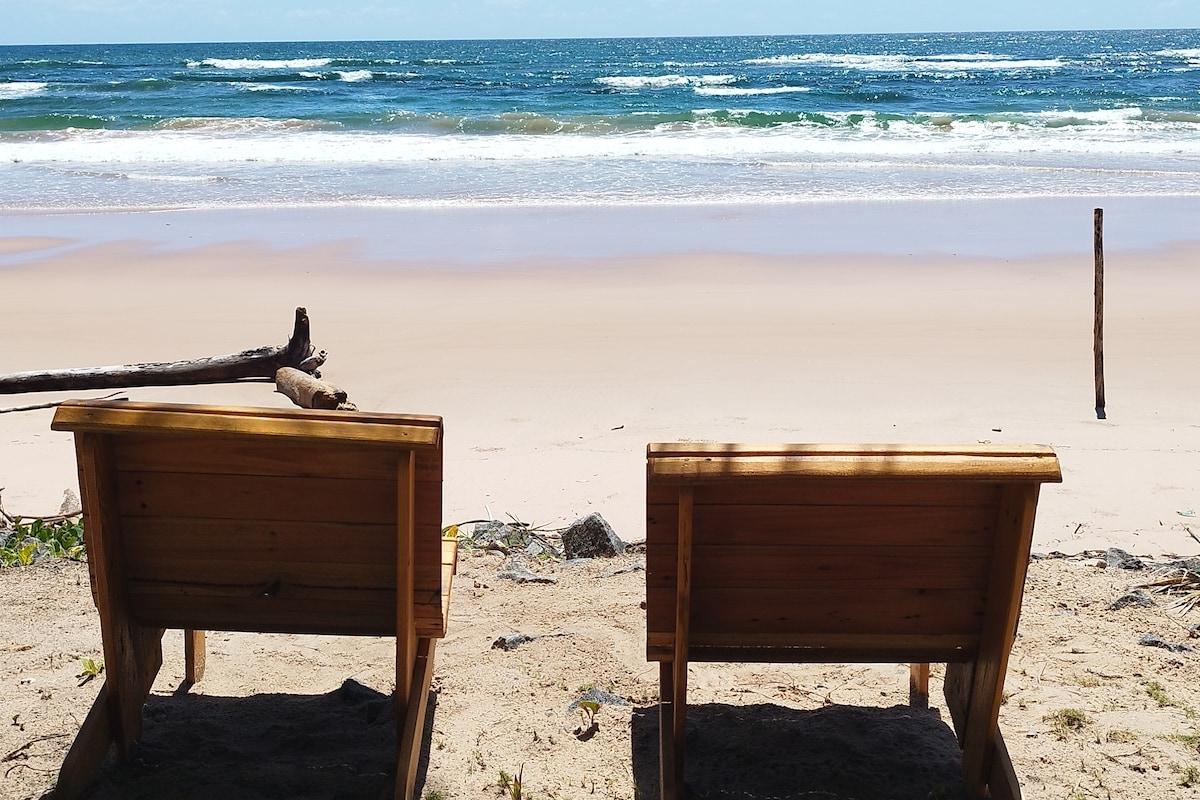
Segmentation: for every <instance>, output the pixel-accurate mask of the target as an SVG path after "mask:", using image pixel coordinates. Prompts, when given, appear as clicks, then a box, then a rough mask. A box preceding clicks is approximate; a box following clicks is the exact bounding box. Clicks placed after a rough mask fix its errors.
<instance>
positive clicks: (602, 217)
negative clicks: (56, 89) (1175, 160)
mask: <svg viewBox="0 0 1200 800" xmlns="http://www.w3.org/2000/svg"><path fill="white" fill-rule="evenodd" d="M1095 208H1104V209H1105V214H1106V220H1105V227H1106V231H1105V239H1106V245H1105V246H1106V249H1107V250H1108V251H1109V252H1113V253H1121V252H1128V253H1131V254H1132V253H1139V254H1140V253H1152V252H1156V251H1160V250H1165V249H1172V248H1177V247H1181V246H1186V245H1187V243H1189V242H1191V241H1194V240H1195V239H1196V233H1195V226H1194V220H1195V219H1197V217H1200V196H1194V197H1193V196H1188V197H1113V196H1096V197H1088V196H1076V197H1022V198H1003V199H997V198H967V199H963V198H953V197H946V198H939V199H923V200H913V199H907V200H886V199H881V200H875V201H866V200H861V199H859V200H853V199H847V200H840V201H830V200H828V199H824V200H818V199H814V200H813V201H812V202H799V203H798V202H794V201H791V202H780V203H777V204H772V203H726V202H713V203H693V204H677V203H636V202H635V203H630V204H620V203H617V202H614V201H612V200H611V199H609V200H607V201H605V202H604V203H602V204H597V205H563V204H561V203H550V204H547V205H546V206H539V205H527V204H521V203H513V204H497V205H494V206H478V205H476V206H455V205H448V206H421V205H416V206H411V207H406V206H403V205H400V206H387V205H384V206H369V205H368V206H356V205H352V204H351V205H330V206H310V207H287V206H269V207H261V206H248V207H245V208H239V207H229V208H152V209H141V210H140V209H112V210H86V211H82V210H77V211H58V212H51V211H14V210H0V241H12V240H26V239H31V240H32V239H38V240H45V241H44V242H43V244H44V245H45V247H44V249H33V248H30V247H27V246H22V247H20V248H18V249H15V250H14V249H12V247H11V246H9V247H8V248H6V249H4V250H0V270H3V269H6V268H8V267H11V266H19V265H20V264H23V263H30V262H37V261H40V260H42V259H44V258H46V257H48V256H58V255H66V254H69V253H72V252H75V251H78V250H81V249H84V248H88V247H94V246H97V245H104V244H111V243H112V242H116V241H122V242H139V243H142V244H143V245H144V246H146V247H151V248H154V249H157V250H166V251H179V250H187V249H191V248H196V247H204V246H210V245H217V244H225V243H230V242H243V243H258V244H262V245H266V246H269V247H271V248H273V249H290V248H296V247H329V246H335V245H337V246H343V247H347V248H349V249H350V250H351V251H352V254H353V258H354V260H355V261H356V262H358V265H359V266H364V265H365V264H367V263H371V262H379V263H380V264H381V265H384V266H385V267H386V268H388V269H395V268H397V267H398V266H409V267H411V266H423V265H436V266H437V267H438V268H441V269H467V270H474V269H492V268H507V267H512V266H520V265H521V264H524V263H527V262H530V261H551V262H560V263H562V262H576V261H579V260H592V259H613V258H634V257H639V256H660V257H661V256H674V255H679V254H685V253H700V254H703V253H725V254H729V255H753V256H780V257H796V256H827V257H828V256H842V255H852V256H871V257H878V256H886V257H891V256H914V257H922V258H930V257H972V258H982V259H994V258H998V259H1011V258H1021V259H1027V258H1041V257H1090V255H1091V251H1092V212H1093V209H1095Z"/></svg>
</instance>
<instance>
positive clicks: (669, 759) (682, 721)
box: [658, 661, 687, 800]
mask: <svg viewBox="0 0 1200 800" xmlns="http://www.w3.org/2000/svg"><path fill="white" fill-rule="evenodd" d="M678 689H679V684H678V683H677V682H676V679H675V665H674V663H673V662H670V661H663V662H660V663H659V665H658V734H659V735H658V780H659V787H660V794H661V796H662V800H677V798H679V797H681V796H682V794H683V765H684V745H685V743H686V740H687V673H686V672H685V673H684V685H683V692H682V695H683V697H682V701H681V698H680V694H681V693H680V692H679V691H678Z"/></svg>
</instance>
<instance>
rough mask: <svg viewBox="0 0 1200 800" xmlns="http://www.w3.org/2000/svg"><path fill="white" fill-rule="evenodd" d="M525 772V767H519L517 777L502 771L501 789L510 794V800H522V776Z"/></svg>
mask: <svg viewBox="0 0 1200 800" xmlns="http://www.w3.org/2000/svg"><path fill="white" fill-rule="evenodd" d="M524 772H525V765H524V764H522V765H521V766H519V767H517V774H516V775H515V776H513V775H509V774H508V773H507V772H505V771H504V770H500V780H499V781H497V783H499V784H500V788H501V789H503V790H504V791H505V792H507V793H508V798H509V800H521V775H522V774H523V773H524Z"/></svg>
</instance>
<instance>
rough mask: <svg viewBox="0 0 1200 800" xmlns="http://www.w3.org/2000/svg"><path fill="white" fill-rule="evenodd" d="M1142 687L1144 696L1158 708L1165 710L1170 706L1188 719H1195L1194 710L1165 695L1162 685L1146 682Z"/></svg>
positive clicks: (1155, 682) (1156, 682)
mask: <svg viewBox="0 0 1200 800" xmlns="http://www.w3.org/2000/svg"><path fill="white" fill-rule="evenodd" d="M1142 686H1143V687H1144V688H1145V690H1146V694H1148V695H1150V697H1151V699H1153V700H1154V702H1156V703H1158V705H1159V708H1166V707H1168V706H1170V707H1174V708H1178V709H1179V710H1180V711H1182V712H1183V713H1184V714H1185V715H1186V716H1187V717H1188V718H1189V719H1195V718H1196V717H1197V714H1196V709H1194V708H1192V707H1191V706H1189V705H1188V704H1186V703H1181V702H1179V701H1178V700H1175V699H1174V698H1172V697H1171V696H1169V695H1168V694H1167V690H1166V689H1164V688H1163V687H1162V684H1161V683H1159V682H1158V681H1146V682H1145V683H1143V684H1142Z"/></svg>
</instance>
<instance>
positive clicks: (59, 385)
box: [0, 308, 326, 394]
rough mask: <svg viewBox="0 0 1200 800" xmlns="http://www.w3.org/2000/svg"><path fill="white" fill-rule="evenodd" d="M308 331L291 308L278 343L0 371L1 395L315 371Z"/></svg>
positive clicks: (316, 356) (318, 360)
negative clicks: (189, 356) (205, 354)
mask: <svg viewBox="0 0 1200 800" xmlns="http://www.w3.org/2000/svg"><path fill="white" fill-rule="evenodd" d="M315 350H316V348H314V347H313V345H312V342H311V341H310V335H309V323H308V312H307V311H306V310H305V309H303V308H297V309H296V323H295V327H294V329H293V330H292V336H291V338H290V339H288V342H287V344H285V345H282V346H266V347H257V348H254V349H253V350H243V351H242V352H240V353H231V354H230V355H225V356H213V357H211V358H198V359H195V360H192V361H170V362H158V363H150V364H124V365H121V366H113V367H88V368H83V369H62V370H54V371H50V372H14V373H9V374H7V375H0V394H21V393H23V392H58V391H75V390H77V389H122V388H126V387H130V386H187V385H195V384H202V383H233V382H235V381H241V380H247V379H255V378H257V379H259V380H272V379H274V377H275V373H276V372H277V371H278V370H279V369H280V368H281V367H294V368H295V369H298V370H300V371H302V372H305V373H314V374H318V375H319V373H318V372H317V368H318V367H320V366H321V364H323V363H325V357H326V354H325V351H323V350H322V351H321V352H320V353H315Z"/></svg>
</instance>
